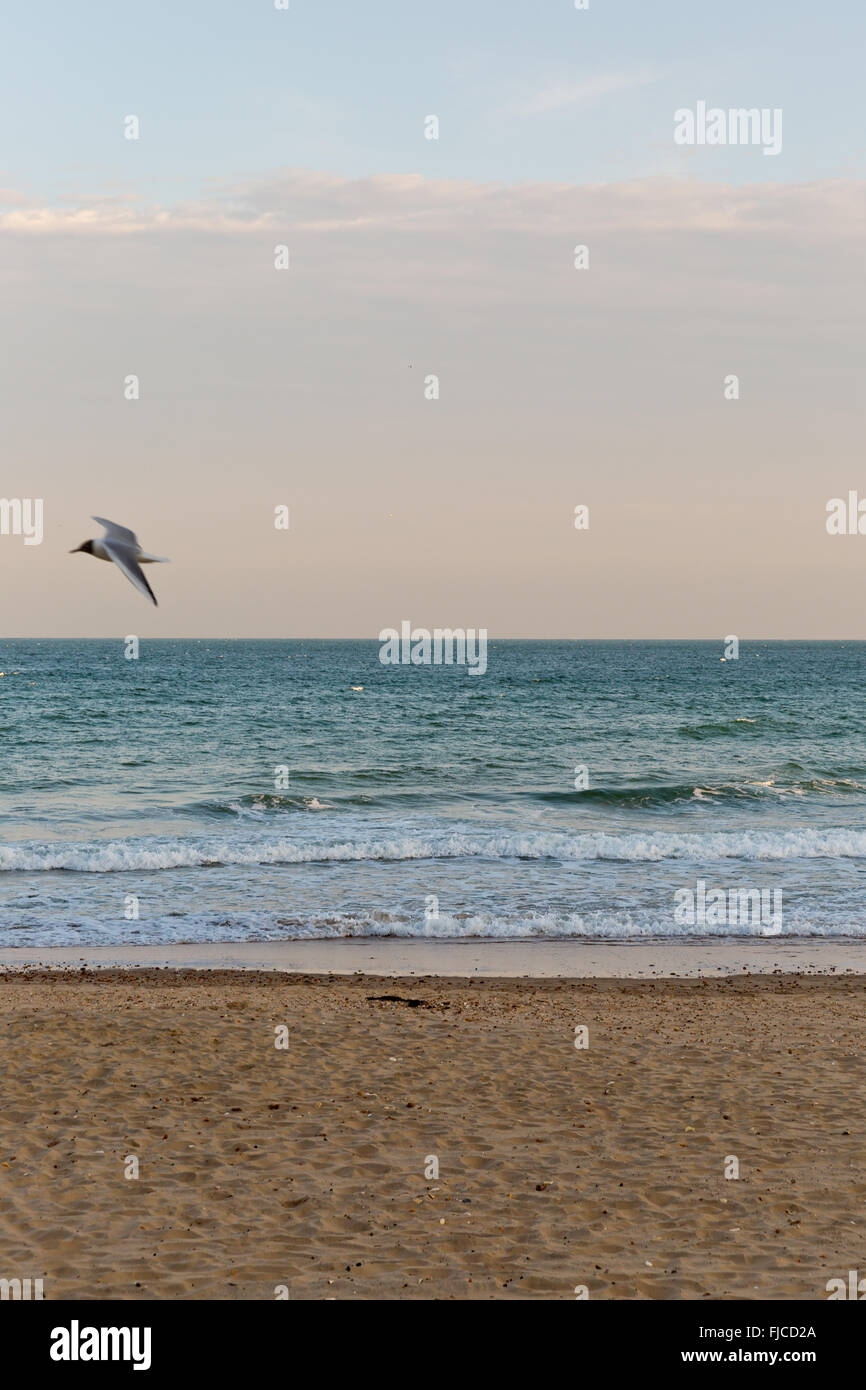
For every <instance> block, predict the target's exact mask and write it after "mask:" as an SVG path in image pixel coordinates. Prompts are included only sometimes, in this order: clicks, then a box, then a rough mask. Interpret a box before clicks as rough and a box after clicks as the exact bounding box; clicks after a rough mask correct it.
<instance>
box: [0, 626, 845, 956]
mask: <svg viewBox="0 0 866 1390" xmlns="http://www.w3.org/2000/svg"><path fill="white" fill-rule="evenodd" d="M123 652H124V648H123V644H122V643H121V642H120V641H116V642H115V641H90V642H82V641H68V642H63V641H42V642H36V641H13V642H5V643H2V645H0V668H2V670H3V672H4V675H3V677H2V678H0V729H2V768H0V794H2V799H0V895H2V901H0V943H3V944H7V945H9V944H13V945H48V944H75V943H78V942H82V943H85V942H86V943H116V942H136V941H138V942H167V941H206V940H220V941H222V940H237V941H242V940H247V939H252V938H258V939H273V938H280V937H283V938H285V937H308V936H346V935H395V936H421V935H427V936H431V935H432V936H445V937H461V936H495V937H521V936H550V937H559V936H592V937H615V938H621V937H637V936H659V937H668V936H681V935H683V934H694V933H695V932H698V931H701V932H702V933H703V934H708V933H710V932H713V933H717V932H721V933H722V934H726V935H727V934H731V933H738V934H739V933H745V934H756V933H758V934H760V933H762V932H765V927H766V924H765V923H762V922H759V921H755V920H748V921H739V920H738V921H736V922H732V921H730V920H727V921H725V922H721V923H714V922H707V923H705V924H703V926H701V925H700V924H695V925H691V924H689V923H688V922H686V923H683V922H682V921H678V920H677V917H676V913H675V908H676V904H677V902H678V901H679V900H678V899H677V898H676V896H675V895H676V894H677V892H678V890H682V889H688V888H690V887H691V888H692V889H694V888H695V885H696V884H697V882H698V881H699V880H700V881H703V882H705V884H706V885H707V888H708V890H710V889H713V890H715V889H721V890H723V891H728V890H730V889H731V888H735V889H737V890H739V889H741V888H742V889H744V890H759V891H760V890H765V892H766V891H769V892H771V893H772V892H780V893H781V895H782V897H781V902H782V905H783V910H782V925H781V931H782V933H783V934H785V935H788V934H793V935H822V936H837V935H854V936H861V935H864V934H866V908H864V887H866V737H864V732H863V722H864V696H863V690H864V680H866V644H863V643H850V642H847V643H743V644H741V648H740V657H739V660H737V661H726V662H722V661H720V657H721V656H722V654H723V645H722V643H721V642H683V643H664V642H649V643H642V642H599V643H583V642H500V643H493V642H491V643H490V647H489V651H488V669H487V672H486V673H485V674H484V675H483V676H472V675H470V674H468V672H467V671H466V670H465V669H464V668H460V667H448V666H439V667H413V666H408V667H401V666H384V665H382V664H380V662H379V659H378V653H379V644H378V643H376V642H309V641H307V642H288V641H271V642H265V641H255V642H246V641H224V642H220V641H207V642H204V641H163V642H146V643H144V644H143V645H142V648H141V654H140V659H139V660H138V661H127V660H125V659H124V655H123ZM353 686H362V687H363V689H362V690H353V689H352V687H353ZM578 766H585V767H586V769H587V777H588V787H586V788H582V789H576V788H575V785H574V782H575V768H576V767H578ZM279 767H286V768H288V785H287V786H278V785H275V769H276V768H279ZM133 898H134V899H137V910H138V917H137V918H136V917H135V916H134V915H131V914H133V913H134V912H135V910H136V905H135V903H134V902H133V901H132V900H133ZM434 900H435V901H434ZM774 930H775V928H774Z"/></svg>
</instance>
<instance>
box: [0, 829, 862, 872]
mask: <svg viewBox="0 0 866 1390" xmlns="http://www.w3.org/2000/svg"><path fill="white" fill-rule="evenodd" d="M864 857H866V830H850V829H848V830H846V829H830V828H825V829H814V830H810V829H799V830H740V831H715V832H706V833H687V832H674V831H661V830H649V831H643V832H641V831H634V832H630V833H629V832H626V833H622V834H605V833H604V832H601V831H599V832H589V833H569V832H566V831H544V830H531V831H526V832H523V833H519V832H513V831H475V830H468V829H465V828H461V829H459V830H452V831H440V832H433V833H418V834H396V833H393V832H392V833H388V832H382V833H381V834H379V835H370V834H365V835H358V836H357V837H356V838H354V839H342V840H333V841H326V840H321V841H317V842H307V841H304V840H302V839H289V838H287V837H282V838H280V839H277V840H246V841H244V840H241V839H235V840H228V839H219V840H218V839H200V838H195V839H192V838H191V839H159V840H157V839H123V840H110V841H101V842H97V843H88V844H74V845H70V844H68V843H65V844H32V843H31V844H18V845H0V872H7V873H8V872H19V873H20V872H25V873H40V872H49V871H55V870H62V871H66V872H72V873H118V872H128V871H130V870H140V871H149V870H160V869H188V868H208V867H217V866H221V865H234V864H236V865H255V864H262V865H266V864H273V865H277V864H286V865H291V864H323V863H350V862H358V861H364V860H369V861H385V862H387V861H397V860H414V859H489V860H513V859H518V860H519V859H527V860H539V859H551V860H557V861H559V862H561V863H569V862H582V861H591V860H613V861H622V862H627V863H657V862H659V861H660V860H665V859H687V860H694V861H697V862H703V861H709V860H714V859H743V860H780V859H781V860H784V859H860V858H864Z"/></svg>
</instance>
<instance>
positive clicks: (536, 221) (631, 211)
mask: <svg viewBox="0 0 866 1390" xmlns="http://www.w3.org/2000/svg"><path fill="white" fill-rule="evenodd" d="M863 194H864V182H863V181H862V180H854V179H850V180H845V179H832V180H825V181H821V182H814V183H802V184H786V183H775V182H774V183H760V184H747V185H740V186H737V185H727V184H722V183H710V182H706V181H702V180H700V179H697V178H694V177H686V176H673V175H658V176H653V177H647V178H639V179H630V180H624V181H622V182H619V183H603V184H566V183H521V184H496V183H476V182H472V181H469V180H459V179H429V178H424V177H422V176H421V175H420V174H382V175H374V176H371V177H367V178H360V179H350V178H345V177H343V176H340V175H336V174H325V173H319V172H313V171H308V170H284V171H281V172H279V173H276V174H274V175H273V176H272V177H269V178H265V179H259V180H253V181H248V182H243V183H237V184H232V185H224V184H214V185H212V186H211V187H210V189H209V190H208V191H207V192H206V193H204V194H202V196H200V197H199V198H198V199H195V200H191V201H184V202H179V203H176V204H173V205H171V206H166V205H161V204H155V203H148V202H146V201H145V200H144V199H141V198H139V197H136V196H131V195H127V196H123V197H116V196H115V197H111V198H98V199H93V198H84V197H81V198H80V199H79V200H77V201H76V200H75V199H74V198H73V199H71V200H70V199H67V203H68V205H63V206H60V205H57V204H44V205H40V204H39V203H37V202H35V201H27V200H24V199H23V197H20V198H19V197H16V195H15V194H14V191H13V192H12V193H11V194H8V195H7V197H6V200H5V203H6V209H7V210H6V211H4V212H0V235H2V234H4V233H5V234H9V235H16V236H24V237H27V236H41V235H59V236H63V237H68V236H71V237H76V236H79V235H80V236H83V237H87V238H105V237H108V238H111V237H125V236H134V235H141V234H152V235H156V236H159V237H163V238H171V237H173V236H176V235H179V234H182V233H184V232H190V231H192V232H201V233H208V234H210V235H213V236H217V237H226V238H237V237H250V236H260V235H262V234H265V233H267V234H271V233H273V234H274V235H275V236H277V239H278V240H279V239H285V237H286V236H291V235H293V234H300V233H309V234H314V235H316V236H327V235H328V234H330V233H333V234H342V233H349V234H355V235H357V236H358V237H365V236H370V235H373V234H376V233H381V234H386V233H394V234H398V233H399V234H400V235H401V237H403V238H405V239H406V240H407V241H411V239H412V238H414V239H415V240H416V241H418V242H419V243H420V241H421V240H422V239H423V238H424V236H426V235H428V234H432V235H434V236H435V235H438V234H444V233H461V234H463V235H465V236H466V237H467V238H469V239H471V240H472V241H474V242H475V243H476V244H477V245H478V246H479V247H480V246H482V245H483V244H484V241H485V238H487V237H490V236H502V235H505V234H508V233H518V232H520V233H523V232H528V233H531V234H532V235H534V236H538V237H541V238H544V237H560V236H565V237H572V236H573V237H574V238H575V239H576V240H584V241H585V240H586V237H587V235H589V234H590V233H592V234H606V233H610V232H616V231H622V232H628V233H630V234H634V235H639V234H640V233H642V232H670V233H671V234H677V235H680V234H685V233H689V232H731V233H741V234H742V233H744V232H750V233H761V232H763V233H766V234H768V235H770V236H779V237H785V236H796V237H797V238H800V239H802V240H804V241H806V242H808V241H812V240H820V241H827V242H829V243H832V242H838V241H849V240H852V239H855V238H862V231H863V217H862V207H863ZM277 234H279V235H277ZM488 245H489V243H488Z"/></svg>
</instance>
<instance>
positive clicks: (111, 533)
mask: <svg viewBox="0 0 866 1390" xmlns="http://www.w3.org/2000/svg"><path fill="white" fill-rule="evenodd" d="M93 520H94V521H98V522H99V524H100V526H104V527H105V539H106V540H109V541H125V542H126V544H127V545H138V537H137V536H136V534H135V532H134V531H130V530H129V529H128V528H127V527H126V526H118V525H117V523H116V522H115V521H106V520H105V517H104V516H95V517H94V518H93Z"/></svg>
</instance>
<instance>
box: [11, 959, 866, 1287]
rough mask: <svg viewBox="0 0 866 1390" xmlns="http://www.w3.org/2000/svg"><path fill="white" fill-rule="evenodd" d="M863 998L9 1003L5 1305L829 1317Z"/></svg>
mask: <svg viewBox="0 0 866 1390" xmlns="http://www.w3.org/2000/svg"><path fill="white" fill-rule="evenodd" d="M864 995H866V978H864V977H863V976H847V977H842V978H829V977H827V976H808V977H807V976H804V975H772V974H768V975H763V976H757V975H755V976H751V975H750V976H743V977H740V978H737V977H729V978H718V979H706V978H696V979H694V980H686V979H666V980H661V979H659V980H646V981H640V980H635V979H631V980H628V979H620V980H603V979H591V980H589V979H583V980H573V979H547V980H541V979H538V980H532V981H529V980H504V979H490V978H484V979H457V978H433V977H430V978H411V979H410V978H402V979H401V978H394V977H388V978H385V977H377V976H371V975H367V976H363V977H352V976H336V975H331V976H305V975H297V974H296V975H289V974H278V973H273V972H269V973H266V972H263V971H261V972H256V971H246V972H223V971H219V970H215V969H212V970H209V971H206V972H198V971H187V970H181V969H174V970H171V971H162V970H156V969H139V970H138V971H134V972H133V971H125V972H124V971H102V972H98V973H95V972H92V971H90V970H86V969H85V970H83V971H81V970H79V971H77V972H75V973H72V972H68V971H67V972H63V971H57V970H55V971H50V972H49V971H38V972H31V973H29V974H20V973H5V974H3V975H2V976H0V1009H2V1026H3V1036H4V1039H5V1044H6V1045H5V1057H4V1063H5V1065H4V1075H3V1080H2V1116H3V1121H2V1134H0V1149H2V1152H0V1181H2V1193H3V1201H2V1203H0V1244H2V1250H3V1265H4V1268H3V1270H2V1271H0V1273H2V1274H3V1275H5V1277H9V1278H11V1277H14V1276H16V1275H17V1276H19V1277H33V1278H36V1277H42V1278H43V1280H44V1290H45V1297H46V1298H49V1299H51V1298H54V1299H57V1298H66V1297H71V1298H76V1299H103V1298H123V1299H139V1298H140V1299H151V1298H208V1299H272V1298H274V1297H275V1296H276V1292H275V1291H277V1290H278V1289H279V1288H280V1287H284V1288H285V1289H286V1290H287V1291H288V1293H289V1296H290V1297H291V1298H295V1299H297V1298H301V1299H327V1298H338V1299H343V1298H389V1299H391V1298H410V1297H411V1298H460V1299H463V1298H515V1297H517V1298H543V1299H559V1298H574V1297H575V1289H576V1288H577V1287H580V1286H583V1287H585V1288H586V1290H587V1292H588V1295H589V1297H590V1298H592V1299H635V1298H648V1299H680V1298H682V1299H710V1300H715V1299H735V1298H746V1299H758V1298H761V1299H822V1298H826V1292H825V1286H826V1283H827V1281H828V1279H830V1278H834V1277H839V1276H845V1275H846V1274H847V1271H848V1270H849V1269H852V1268H858V1267H862V1263H863V1245H862V1228H863V1214H864V1202H866V1154H864V1145H863V1121H862V1099H861V1098H862V1091H863V1080H864V1075H863V1071H864V1067H863V1060H862V1022H863V1016H864ZM383 996H384V997H383ZM283 1026H285V1028H286V1029H287V1030H288V1033H287V1040H288V1047H287V1048H282V1047H277V1046H275V1042H277V1041H281V1040H282V1038H281V1036H280V1034H279V1033H278V1032H277V1031H275V1030H279V1029H281V1028H282V1027H283ZM576 1028H586V1029H587V1030H588V1043H589V1045H588V1047H581V1048H577V1047H575V1029H576ZM131 1158H135V1159H137V1162H138V1170H139V1172H138V1177H131V1178H128V1177H125V1176H124V1173H125V1170H126V1171H130V1170H131V1169H133V1168H134V1167H135V1165H134V1164H132V1163H131V1162H130V1159H131ZM732 1158H736V1159H737V1160H738V1163H739V1178H738V1179H729V1178H726V1177H725V1167H726V1164H727V1165H728V1167H729V1168H730V1166H731V1159H732ZM434 1159H435V1161H436V1162H437V1163H438V1177H436V1176H433V1174H434V1173H435V1164H434Z"/></svg>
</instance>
